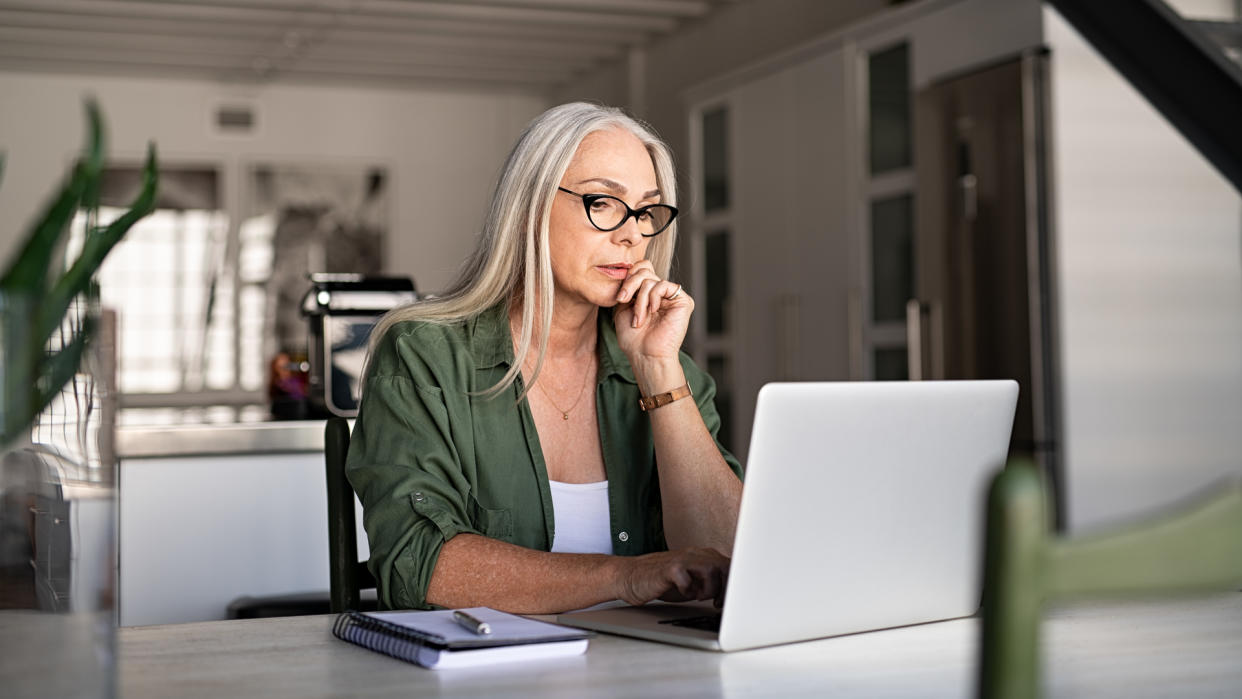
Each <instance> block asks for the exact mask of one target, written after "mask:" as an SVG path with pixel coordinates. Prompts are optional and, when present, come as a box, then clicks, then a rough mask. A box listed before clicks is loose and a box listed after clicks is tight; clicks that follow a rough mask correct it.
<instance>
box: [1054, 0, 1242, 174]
mask: <svg viewBox="0 0 1242 699" xmlns="http://www.w3.org/2000/svg"><path fill="white" fill-rule="evenodd" d="M1048 2H1049V3H1050V4H1051V5H1052V6H1053V7H1055V8H1056V9H1057V11H1058V12H1060V13H1061V15H1062V16H1063V17H1065V19H1066V20H1067V21H1069V23H1070V24H1072V25H1073V26H1074V28H1075V29H1077V30H1078V32H1079V33H1080V34H1082V35H1083V37H1085V38H1086V39H1087V41H1089V42H1091V45H1092V46H1094V47H1095V49H1096V50H1097V51H1099V52H1100V54H1101V55H1103V56H1104V58H1105V59H1107V60H1108V62H1109V63H1111V64H1112V65H1113V67H1115V68H1116V69H1117V71H1118V72H1120V73H1121V74H1122V75H1123V76H1124V77H1125V78H1126V80H1128V81H1130V83H1131V84H1133V85H1134V87H1135V88H1136V89H1138V91H1139V92H1140V93H1142V95H1143V96H1144V97H1145V98H1147V101H1149V102H1151V104H1152V106H1154V107H1155V108H1156V109H1157V110H1158V111H1159V112H1160V113H1161V114H1163V115H1164V117H1165V118H1166V119H1168V120H1169V122H1170V123H1172V124H1173V126H1174V127H1175V128H1176V129H1177V130H1178V131H1180V132H1181V133H1182V135H1183V136H1185V137H1186V139H1187V140H1188V141H1190V142H1191V143H1192V144H1193V145H1194V146H1195V148H1197V149H1198V150H1199V152H1200V153H1202V154H1203V156H1204V157H1205V158H1207V159H1208V161H1209V162H1211V163H1212V165H1213V166H1215V167H1216V169H1217V170H1219V171H1220V173H1221V174H1222V175H1224V176H1225V178H1226V179H1228V180H1229V181H1230V182H1231V183H1233V186H1234V188H1235V189H1237V190H1238V191H1239V192H1242V69H1240V68H1239V67H1238V66H1237V65H1236V64H1234V63H1233V62H1232V61H1230V60H1229V58H1228V57H1227V56H1225V55H1224V52H1223V51H1222V50H1221V49H1220V47H1218V46H1216V45H1215V44H1213V43H1212V42H1211V40H1209V39H1208V38H1207V37H1205V36H1203V35H1202V34H1201V33H1200V32H1199V31H1198V30H1196V29H1194V28H1193V27H1192V26H1190V25H1189V23H1188V22H1186V21H1185V20H1183V19H1182V18H1181V17H1180V16H1179V15H1178V14H1177V13H1176V12H1174V11H1173V10H1172V9H1170V8H1169V7H1168V6H1167V5H1165V4H1164V3H1163V2H1160V0H1048Z"/></svg>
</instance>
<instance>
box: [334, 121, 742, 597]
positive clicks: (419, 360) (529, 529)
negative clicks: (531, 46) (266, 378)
mask: <svg viewBox="0 0 1242 699" xmlns="http://www.w3.org/2000/svg"><path fill="white" fill-rule="evenodd" d="M675 189H676V185H675V182H674V175H673V166H672V159H671V156H670V154H669V152H668V149H667V147H666V146H665V145H664V144H663V143H662V142H661V141H659V140H658V139H657V138H656V137H655V136H654V135H652V134H651V133H650V132H649V131H648V130H647V129H646V128H644V127H643V126H642V125H641V124H639V123H637V122H636V121H634V120H633V119H631V118H629V117H627V116H626V115H625V114H624V113H622V112H621V111H619V110H615V109H610V108H605V107H600V106H596V105H590V104H584V103H574V104H566V105H562V106H559V107H555V108H553V109H551V110H549V111H547V112H545V113H544V114H542V115H541V116H539V117H538V118H536V119H535V121H533V122H532V123H531V125H530V126H529V127H528V128H527V129H526V131H525V132H524V133H523V134H522V136H521V137H520V138H519V140H518V143H517V145H516V146H515V147H514V149H513V152H512V153H510V155H509V158H508V160H507V161H506V163H505V166H504V168H503V170H502V172H501V176H500V180H499V182H498V184H497V187H496V191H495V194H494V196H493V199H492V205H491V208H490V211H489V213H488V216H487V220H486V222H485V226H484V233H483V237H482V240H481V241H480V244H479V247H478V249H477V250H476V252H475V254H474V256H473V258H472V259H471V261H470V262H469V263H468V264H467V266H466V269H465V271H464V273H463V275H462V277H461V279H460V280H459V281H458V282H457V283H456V284H455V285H454V286H453V287H452V289H451V290H450V291H449V292H448V293H446V294H445V295H444V296H443V297H442V298H439V299H436V300H433V301H427V302H422V303H418V304H415V305H413V306H410V307H407V308H405V309H400V310H397V311H394V312H393V313H390V314H389V315H388V316H386V317H385V318H384V319H383V320H382V321H381V322H380V323H379V325H377V327H376V329H375V331H374V333H373V338H374V339H373V345H372V348H371V355H370V358H369V362H368V368H367V372H366V383H365V385H364V389H363V395H362V401H361V405H360V407H359V413H358V420H357V422H356V425H355V427H354V435H353V441H352V443H351V446H350V450H349V460H348V465H347V469H348V471H347V473H348V476H349V479H350V482H351V483H352V484H353V486H354V488H355V490H356V491H357V492H358V495H359V497H360V499H361V500H362V504H363V508H364V512H365V518H364V519H365V523H366V529H367V534H368V536H369V538H370V542H371V558H370V566H371V570H372V572H373V573H374V574H375V578H376V580H377V581H378V587H379V592H380V598H381V602H382V604H384V605H385V606H388V607H391V608H419V607H429V606H442V607H466V606H489V607H493V608H497V609H503V610H506V611H511V612H518V613H552V612H559V611H564V610H568V609H577V608H582V607H587V606H591V605H593V604H597V603H600V602H605V601H609V600H614V599H622V600H624V601H626V602H629V603H631V604H642V603H645V602H648V601H651V600H653V599H656V598H664V599H713V598H714V599H716V600H717V602H719V600H720V598H721V596H722V594H723V588H724V578H725V575H726V573H727V569H728V558H727V555H728V554H729V552H730V549H731V546H732V541H733V532H734V529H735V526H736V521H737V511H738V504H739V502H740V498H741V481H740V476H741V467H740V466H739V465H738V463H737V461H736V459H734V458H733V457H732V456H731V455H730V454H728V453H727V452H726V451H725V450H724V449H723V448H721V447H720V446H719V444H717V443H716V441H715V439H714V434H715V432H716V430H717V429H718V428H719V423H720V420H719V417H718V415H717V413H716V410H715V408H714V406H713V404H712V399H713V397H714V393H715V386H714V384H713V383H712V381H711V379H710V377H708V376H707V375H706V374H705V373H703V372H702V371H700V370H699V369H698V368H697V367H696V366H695V365H694V363H693V362H692V361H691V360H690V359H689V357H687V356H685V355H684V354H681V353H680V351H679V348H680V346H681V343H682V340H683V339H684V337H685V333H686V328H687V326H688V323H689V320H690V314H691V312H692V311H693V309H694V302H693V300H692V299H691V298H690V296H689V294H688V293H686V292H685V291H684V290H683V289H682V288H681V286H680V285H679V284H676V283H674V282H671V281H668V280H667V279H665V277H666V275H667V273H668V268H669V264H670V261H671V259H672V254H673V248H674V244H675V242H676V240H675V227H674V226H673V218H674V217H675V216H676V209H675V208H673V206H672V205H673V203H674V202H673V198H674V196H675ZM590 386H593V387H594V388H593V390H591V389H590V388H589V387H590ZM687 389H689V390H687ZM691 393H692V395H691ZM591 394H593V395H594V399H593V400H592V399H591V398H589V397H587V396H590V395H591ZM640 398H644V399H645V400H644V405H645V406H646V407H645V409H640V405H639V399H640ZM657 463H658V464H659V468H658V469H657V468H656V464H657ZM666 549H667V550H666Z"/></svg>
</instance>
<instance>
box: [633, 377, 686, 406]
mask: <svg viewBox="0 0 1242 699" xmlns="http://www.w3.org/2000/svg"><path fill="white" fill-rule="evenodd" d="M692 395H694V392H693V391H691V390H690V384H683V385H682V386H681V387H679V388H674V389H673V390H671V391H669V392H668V393H657V394H656V395H654V396H643V397H641V398H639V399H638V407H639V408H641V409H642V410H643V412H647V411H649V410H655V409H656V408H658V407H660V406H662V405H668V404H669V403H672V402H673V401H675V400H681V399H682V398H685V397H686V396H692Z"/></svg>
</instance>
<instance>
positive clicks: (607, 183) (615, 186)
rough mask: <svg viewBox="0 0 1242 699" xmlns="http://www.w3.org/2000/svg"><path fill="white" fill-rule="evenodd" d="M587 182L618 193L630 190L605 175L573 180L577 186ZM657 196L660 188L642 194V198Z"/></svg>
mask: <svg viewBox="0 0 1242 699" xmlns="http://www.w3.org/2000/svg"><path fill="white" fill-rule="evenodd" d="M587 182H596V183H598V184H601V185H603V186H604V188H605V189H611V190H612V191H614V192H617V193H618V194H625V193H626V192H628V191H630V190H629V188H628V187H626V186H625V185H623V184H621V183H620V182H616V181H614V180H610V179H608V178H607V177H588V178H586V179H585V180H579V181H577V182H575V183H574V185H575V186H577V185H581V184H586V183H587ZM659 196H662V195H661V194H660V190H658V189H653V190H651V191H649V192H645V193H644V194H643V199H651V198H652V197H659Z"/></svg>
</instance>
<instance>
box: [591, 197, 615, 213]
mask: <svg viewBox="0 0 1242 699" xmlns="http://www.w3.org/2000/svg"><path fill="white" fill-rule="evenodd" d="M611 208H612V204H609V203H608V201H607V200H606V199H596V200H595V201H593V202H591V209H592V210H593V211H604V210H606V209H611Z"/></svg>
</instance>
